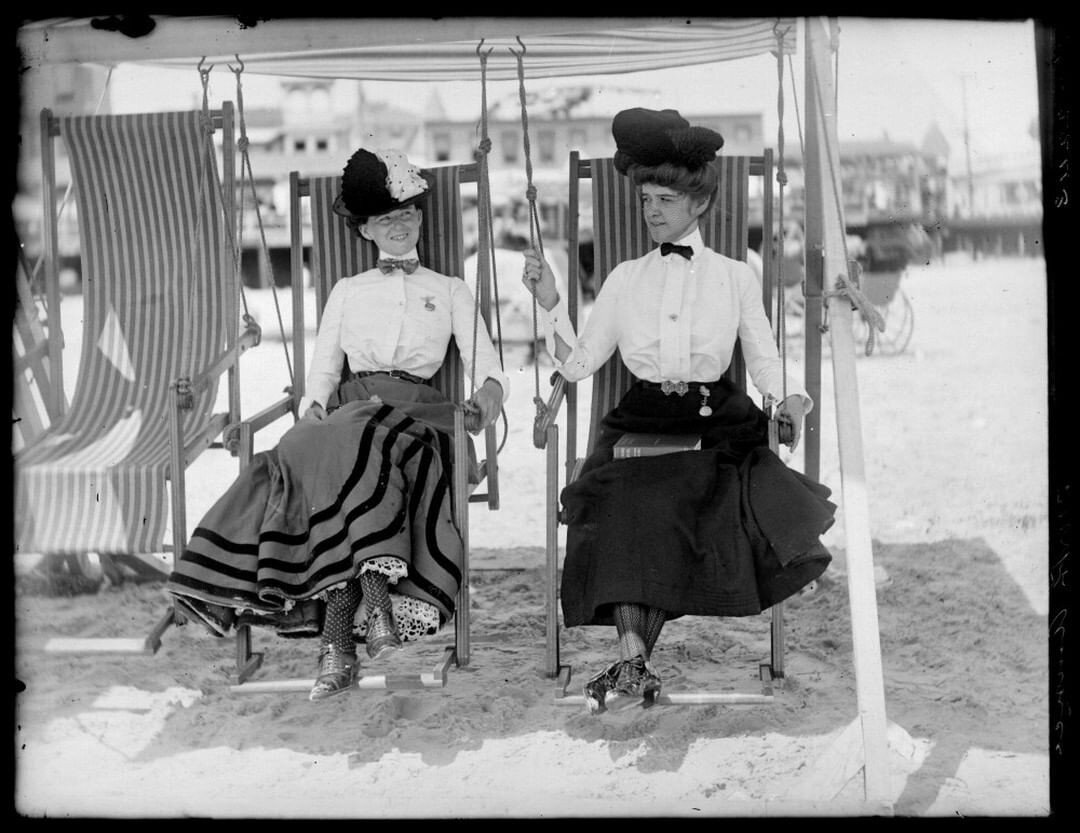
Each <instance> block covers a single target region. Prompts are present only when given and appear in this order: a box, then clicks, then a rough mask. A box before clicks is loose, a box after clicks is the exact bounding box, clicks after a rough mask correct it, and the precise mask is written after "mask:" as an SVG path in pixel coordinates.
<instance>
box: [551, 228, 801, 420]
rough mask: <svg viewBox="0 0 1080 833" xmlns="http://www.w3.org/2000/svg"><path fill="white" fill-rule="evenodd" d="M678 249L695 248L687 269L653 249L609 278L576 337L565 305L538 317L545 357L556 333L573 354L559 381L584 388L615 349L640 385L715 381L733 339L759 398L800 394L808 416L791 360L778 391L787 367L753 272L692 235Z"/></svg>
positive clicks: (561, 365) (724, 366)
mask: <svg viewBox="0 0 1080 833" xmlns="http://www.w3.org/2000/svg"><path fill="white" fill-rule="evenodd" d="M677 242H678V245H684V246H691V247H692V248H693V250H694V252H693V255H692V257H691V258H690V259H689V260H687V259H686V258H684V257H683V256H682V255H679V254H675V253H672V254H669V255H667V256H666V257H665V256H662V255H661V254H660V248H659V247H657V248H655V249H653V250H652V251H650V252H649V253H648V254H646V255H644V256H643V257H640V258H637V259H635V260H628V261H624V262H623V263H620V264H619V265H618V266H616V267H615V268H614V269H612V270H611V273H610V274H609V275H608V276H607V279H606V280H605V281H604V283H603V286H602V287H601V288H600V291H599V292H598V293H597V295H596V301H595V303H594V304H593V307H592V311H591V313H590V314H589V318H588V320H587V321H586V322H585V324H584V326H583V327H582V329H581V335H580V337H579V336H576V335H575V333H574V328H573V325H572V324H571V323H570V316H569V312H568V310H567V308H566V304H565V301H564V300H563V299H562V298H560V299H559V302H558V303H557V304H556V305H555V307H554V308H552V309H551V310H550V311H545V310H544V309H543V307H540V308H539V309H540V317H541V318H542V319H544V323H545V335H546V340H547V348H548V353H549V354H550V355H552V356H554V355H555V343H554V335H555V334H558V335H559V337H560V338H561V339H562V340H563V341H564V342H566V344H567V346H568V347H570V348H571V350H572V352H571V353H570V355H569V356H568V357H567V358H566V361H565V362H562V363H559V362H556V366H557V367H558V369H559V372H560V373H561V374H562V375H563V376H564V377H565V378H566V379H567V380H569V381H571V382H576V381H578V380H580V379H584V378H586V377H588V376H590V375H591V374H592V373H594V372H596V371H597V370H598V369H599V368H601V367H602V366H603V365H604V363H605V362H606V361H607V360H608V359H609V358H611V356H612V354H613V353H614V352H615V349H616V348H618V350H619V353H620V354H621V356H622V360H623V362H624V363H625V364H626V367H627V369H629V370H630V372H631V373H633V374H634V375H635V376H636V377H638V378H639V379H644V380H646V381H649V382H663V381H665V380H668V381H673V382H677V381H686V382H690V381H697V382H701V381H712V380H713V379H719V378H720V377H721V376H723V374H724V372H725V371H726V370H727V369H728V366H729V365H730V364H731V359H732V354H733V352H734V349H735V340H736V338H738V339H739V342H740V344H741V345H742V352H743V357H744V358H745V360H746V368H747V371H748V373H749V375H750V378H751V380H752V381H753V383H754V386H755V387H756V388H757V389H758V391H759V392H760V393H761V395H762V396H764V397H771V398H773V399H774V400H776V401H778V402H779V401H781V400H782V399H783V398H784V397H785V396H790V395H792V394H798V395H800V396H802V397H803V400H804V402H805V403H806V410H807V412H809V410H810V408H812V407H813V401H812V400H811V399H810V397H809V396H808V395H807V393H806V391H805V389H804V388H803V386H802V384H801V383H800V382H799V380H798V378H797V376H795V375H794V374H793V373H792V372H791V370H792V368H793V363H792V362H791V361H790V360H788V362H787V364H788V373H787V385H786V389H785V385H784V365H783V363H782V362H781V360H780V355H779V353H778V352H777V349H776V342H775V340H774V336H773V332H772V328H771V326H770V324H769V319H768V318H767V317H766V315H765V308H764V306H763V304H762V301H761V284H760V282H759V281H758V278H757V275H755V274H754V271H753V269H752V268H751V267H750V265H749V264H747V263H744V262H743V261H740V260H733V259H732V258H729V257H725V256H724V255H721V254H719V253H717V252H715V251H713V250H712V249H709V248H706V246H705V244H704V242H703V241H702V239H701V232H700V231H699V230H698V229H696V228H695V229H694V230H693V231H692V232H690V233H689V234H687V235H686V236H685V237H683V238H682V239H681V240H679V241H677Z"/></svg>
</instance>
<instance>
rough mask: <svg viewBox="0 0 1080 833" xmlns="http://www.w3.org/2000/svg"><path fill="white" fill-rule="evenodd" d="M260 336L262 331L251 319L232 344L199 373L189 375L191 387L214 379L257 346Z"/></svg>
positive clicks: (203, 385)
mask: <svg viewBox="0 0 1080 833" xmlns="http://www.w3.org/2000/svg"><path fill="white" fill-rule="evenodd" d="M261 338H262V331H261V330H260V329H259V326H258V325H257V324H255V323H254V322H253V321H249V322H248V325H247V327H246V328H245V329H244V332H242V333H241V334H240V337H239V338H238V339H237V342H236V344H235V345H234V346H232V347H227V348H226V349H224V350H222V351H221V352H220V353H218V355H217V356H216V357H215V358H214V360H213V361H212V362H211V363H210V364H209V365H207V367H206V368H205V369H203V371H202V372H201V373H198V374H196V375H194V376H192V377H191V389H192V390H193V391H197V390H201V389H202V388H203V387H205V386H207V385H209V384H210V383H211V382H213V380H214V379H216V378H217V377H219V376H220V375H221V374H222V373H224V372H225V371H226V370H228V369H229V368H230V367H233V366H234V365H235V364H236V363H237V362H238V361H239V359H240V355H241V354H242V353H243V352H245V351H246V350H248V349H250V348H252V347H255V346H257V345H258V344H259V341H260V340H261Z"/></svg>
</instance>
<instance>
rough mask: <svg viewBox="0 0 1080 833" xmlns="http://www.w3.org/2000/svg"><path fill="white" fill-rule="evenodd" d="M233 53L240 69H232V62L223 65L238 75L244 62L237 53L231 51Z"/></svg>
mask: <svg viewBox="0 0 1080 833" xmlns="http://www.w3.org/2000/svg"><path fill="white" fill-rule="evenodd" d="M233 55H236V62H237V63H238V64H240V69H233V65H232V64H225V66H227V67H228V68H229V69H230V70H232V72H233V74H235V75H239V74H240V73H241V72H243V71H244V62H243V61H242V60H241V59H240V56H239V55H237V54H236V53H235V52H234V53H233Z"/></svg>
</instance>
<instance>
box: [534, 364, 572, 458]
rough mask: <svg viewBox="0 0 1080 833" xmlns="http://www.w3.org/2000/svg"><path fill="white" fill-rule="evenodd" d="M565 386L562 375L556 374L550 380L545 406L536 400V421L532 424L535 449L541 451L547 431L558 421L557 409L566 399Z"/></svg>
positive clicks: (545, 443)
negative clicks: (549, 389)
mask: <svg viewBox="0 0 1080 833" xmlns="http://www.w3.org/2000/svg"><path fill="white" fill-rule="evenodd" d="M566 385H567V381H566V379H564V378H563V376H562V374H561V373H556V374H555V375H554V376H553V377H552V380H551V395H550V396H548V401H547V404H543V403H540V402H539V400H538V408H537V413H536V419H535V421H534V422H533V445H534V446H536V447H537V448H541V449H542V448H544V447H545V446H546V445H547V434H548V429H549V428H550V427H551V426H552V425H554V424H555V420H556V419H558V417H559V408H561V407H562V403H563V399H565V398H566Z"/></svg>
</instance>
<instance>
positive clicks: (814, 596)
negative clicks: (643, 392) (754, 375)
mask: <svg viewBox="0 0 1080 833" xmlns="http://www.w3.org/2000/svg"><path fill="white" fill-rule="evenodd" d="M901 287H902V289H903V290H904V292H905V293H906V294H907V296H908V298H909V299H910V302H911V304H912V308H913V310H914V313H915V325H914V334H913V338H912V340H911V342H910V344H909V345H908V347H907V348H906V349H905V350H904V351H903V352H902V353H900V354H897V355H886V354H875V355H872V356H869V357H866V356H859V357H858V359H857V362H856V366H857V372H858V390H859V409H860V424H861V429H862V438H863V445H864V453H865V461H864V462H865V471H866V484H865V487H866V492H867V496H868V502H869V516H870V521H871V527H872V539H873V558H874V563H875V566H876V567H877V568H878V577H879V582H878V584H877V588H876V589H877V598H876V604H877V612H878V617H879V626H880V634H879V640H880V646H881V656H882V664H883V672H884V688H885V699H886V712H887V719H888V726H889V733H888V746H889V749H888V756H889V771H890V793H891V794H890V795H889V796H888V800H889V803H890V805H891V810H892V812H893V813H895V815H897V816H922V817H952V816H1001V815H1006V816H1046V815H1047V814H1048V813H1049V811H1050V796H1049V772H1050V756H1049V754H1048V737H1047V726H1048V721H1049V713H1050V701H1049V686H1048V675H1049V669H1048V660H1047V650H1046V639H1047V614H1048V588H1047V568H1048V560H1047V559H1048V535H1049V533H1048V496H1047V495H1048V488H1047V481H1048V472H1047V465H1048V463H1047V449H1048V439H1047V411H1046V402H1047V355H1046V349H1047V345H1046V274H1045V265H1044V263H1043V261H1042V260H1041V259H1036V258H1003V259H987V260H979V261H971V260H969V259H967V258H965V257H963V256H951V257H950V258H949V259H948V260H947V261H946V262H944V263H942V262H934V263H933V264H929V265H913V266H912V267H910V268H909V270H908V272H907V273H906V274H905V276H904V278H903V281H902V283H901ZM247 296H248V302H249V305H250V308H251V309H252V311H253V314H254V315H255V317H256V318H257V319H258V320H259V321H260V323H261V324H262V326H263V330H264V337H263V342H262V344H260V345H259V346H258V347H256V348H254V349H253V350H251V351H249V352H248V353H247V354H245V355H244V357H243V360H242V368H243V370H242V384H243V408H244V412H245V414H248V415H250V414H252V413H254V412H256V411H257V410H259V409H260V408H262V407H264V406H265V405H266V404H269V403H270V402H271V401H273V400H274V399H276V398H277V397H278V396H280V394H281V391H282V389H283V388H284V387H285V386H286V385H287V384H288V383H289V379H288V373H287V370H286V367H287V364H286V361H285V358H284V352H283V349H282V348H283V344H282V341H281V337H280V335H278V334H277V333H276V330H277V313H276V311H275V306H274V299H273V296H272V293H271V292H270V290H255V291H253V290H248V291H247ZM80 301H81V299H80V297H79V296H78V295H69V296H66V297H65V298H64V301H63V305H62V308H63V314H64V321H65V335H66V338H67V345H68V348H67V350H66V352H65V363H66V364H65V380H66V383H67V385H68V386H69V393H70V389H72V387H73V385H74V382H75V378H76V366H77V363H78V356H77V353H78V348H79V345H80V343H81V342H80V337H79V335H78V331H79V329H80V327H79V323H80V313H81V303H80ZM279 301H280V302H281V303H282V304H284V305H285V306H283V319H284V321H285V322H286V325H288V323H289V321H290V320H291V315H290V312H289V306H288V303H289V298H288V290H287V289H286V290H279ZM308 303H309V304H310V303H312V301H311V293H310V292H308ZM309 320H311V321H313V320H314V319H313V316H312V315H310V314H309ZM800 323H801V322H800V321H797V320H792V321H790V322H789V326H788V330H789V348H788V355H789V356H790V358H791V360H792V362H798V361H801V360H802V358H803V353H804V350H803V346H802V344H801V341H800V338H801V337H800V336H799V335H798V333H799V325H800ZM311 335H312V333H309V334H308V337H309V340H310V337H311ZM528 355H529V353H528V351H527V350H526V349H525V348H524V347H521V346H517V345H508V346H507V347H506V351H505V360H506V369H507V372H508V373H509V375H510V376H511V379H512V387H513V389H512V396H511V400H510V402H509V404H508V407H507V421H508V432H507V435H506V441H505V445H504V448H503V451H502V453H501V454H500V456H499V462H500V484H501V485H500V488H501V494H502V503H501V507H500V509H499V510H497V511H490V510H488V509H487V508H486V507H485V506H481V505H473V506H472V508H471V519H470V532H469V535H470V542H471V549H472V552H471V565H472V573H471V577H470V588H471V605H470V618H471V635H472V655H471V660H470V662H469V664H468V666H466V667H463V668H451V670H450V671H449V674H448V681H447V685H446V686H445V687H444V688H438V689H431V690H424V691H392V692H388V691H357V692H355V693H353V694H350V695H348V696H344V697H340V698H336V699H333V700H330V701H327V702H324V703H311V702H309V701H308V699H307V696H306V694H305V693H290V694H235V693H232V692H230V689H229V684H230V681H231V674H232V672H233V670H234V667H235V665H234V662H235V661H234V651H233V643H232V640H220V639H215V638H213V637H211V636H210V635H209V634H207V633H205V632H204V631H202V630H201V629H199V628H196V627H194V626H186V627H182V628H171V629H170V630H168V631H167V632H166V633H165V635H164V637H163V640H162V647H161V649H160V650H159V651H158V652H157V653H156V654H154V655H152V656H133V657H124V656H89V655H74V656H73V655H59V654H54V653H49V652H46V651H45V650H44V645H45V643H46V641H47V640H48V639H49V638H50V637H55V636H68V637H98V636H101V637H116V636H141V635H145V634H146V633H147V632H149V631H150V629H151V628H152V627H153V625H154V623H155V622H156V621H157V620H158V619H159V618H160V617H161V616H162V614H163V613H164V612H165V610H166V606H167V601H166V599H165V597H164V596H163V591H162V585H163V582H162V581H160V580H158V581H153V580H151V581H145V580H144V581H136V580H134V578H133V577H128V579H127V580H125V581H123V582H115V581H108V580H106V581H103V582H102V583H101V584H100V585H99V586H98V587H96V588H94V589H93V590H91V591H90V592H72V588H71V587H68V588H67V590H66V592H65V590H64V588H62V587H60V586H59V585H58V584H57V582H56V581H55V579H54V578H50V577H49V576H48V575H47V573H46V567H45V565H44V563H43V562H42V561H41V560H40V559H36V558H35V556H34V555H33V554H25V553H19V554H17V557H16V577H17V580H16V593H15V598H14V603H15V624H16V642H15V648H16V653H15V675H16V679H17V681H18V682H19V683H21V684H23V685H24V686H25V688H23V689H22V690H20V691H18V693H17V695H16V702H15V706H16V737H15V741H16V753H15V763H16V777H15V793H14V798H15V808H16V810H17V812H18V813H19V814H20V815H23V816H27V817H32V818H43V817H50V818H64V817H88V816H90V817H108V818H173V817H212V818H260V819H273V818H322V817H334V818H386V819H396V818H479V817H500V818H559V817H570V816H574V817H583V816H584V817H600V816H619V817H650V816H677V817H705V816H716V817H722V816H731V817H734V816H756V817H768V816H772V817H779V816H788V815H821V816H841V815H862V814H863V813H864V812H865V809H866V808H865V807H864V806H863V805H861V804H860V801H861V798H862V789H863V788H862V779H861V776H860V772H859V769H858V761H857V760H855V761H854V763H852V761H851V760H850V758H849V759H848V768H847V769H845V768H844V766H842V764H843V763H844V760H845V759H844V758H843V757H842V756H841V757H838V755H839V751H838V750H842V749H845V748H848V749H850V748H852V747H851V743H850V741H851V738H852V737H853V734H852V727H853V725H854V726H855V727H856V728H857V724H853V721H856V720H857V717H858V702H857V694H856V692H857V687H856V679H855V673H854V665H853V654H852V633H851V621H850V611H849V596H848V585H847V561H846V552H847V550H848V542H847V541H846V536H845V518H844V509H843V500H842V498H843V486H844V483H843V472H842V470H841V466H840V460H839V452H838V449H837V430H836V420H835V415H836V402H835V400H834V380H833V376H832V372H833V371H832V364H831V360H830V355H829V349H828V347H827V346H826V349H825V356H824V366H823V370H822V391H821V396H820V399H819V401H818V402H817V404H816V407H817V408H819V409H820V411H819V413H820V414H821V436H820V440H821V465H820V477H819V479H820V480H821V481H822V482H823V483H825V484H826V485H828V486H829V487H830V488H832V489H833V492H834V496H835V497H836V498H837V502H838V503H840V505H841V508H840V512H839V513H838V515H837V521H836V524H835V526H834V527H833V528H832V529H831V530H830V531H829V533H828V534H827V535H826V537H825V539H824V542H825V544H826V546H828V547H829V549H830V551H831V552H832V553H833V555H834V561H833V564H832V565H831V567H830V569H829V570H828V571H827V572H826V574H825V576H824V577H823V579H822V580H821V581H820V582H819V583H818V585H817V586H816V588H814V590H813V592H809V593H806V594H803V595H800V596H798V597H796V598H794V599H792V600H790V601H789V602H787V603H785V622H786V636H785V642H784V650H785V668H786V676H785V678H784V680H783V684H782V685H781V686H779V687H778V688H777V689H776V696H775V699H774V702H772V703H770V704H767V705H754V706H725V705H715V704H714V705H706V706H661V707H655V708H652V709H647V710H646V709H640V708H638V709H633V710H630V711H628V712H622V713H619V714H610V715H603V716H590V715H588V714H587V713H586V712H585V710H584V707H583V706H578V707H572V706H567V705H563V704H560V703H558V702H557V701H556V698H555V696H554V681H553V680H552V679H550V678H549V677H548V676H547V674H546V673H545V658H546V652H545V627H546V611H545V604H546V593H547V588H546V578H545V572H544V563H545V562H544V558H545V556H544V530H545V523H546V520H545V513H544V489H545V458H544V453H543V452H541V451H540V450H538V449H536V448H535V447H534V446H533V444H532V428H533V417H534V415H535V405H534V402H533V397H534V395H535V393H536V391H535V389H534V384H535V382H534V380H535V377H536V370H535V368H534V367H533V365H532V364H531V363H530V362H529V361H528ZM550 374H551V367H550V364H549V363H545V362H544V361H543V360H542V361H541V366H540V372H539V378H540V395H541V396H542V397H544V398H546V396H547V393H548V390H549V387H548V383H547V379H548V377H549V376H550ZM581 394H582V397H581V398H582V401H583V402H584V403H587V402H588V385H587V384H583V385H581ZM582 410H583V411H587V406H583V408H582ZM586 418H587V414H582V417H581V420H580V426H581V428H582V430H584V427H585V425H586V424H587V423H586V422H585V420H586ZM288 427H289V423H288V421H282V422H280V423H278V424H277V425H275V426H274V427H272V428H271V429H268V430H267V431H265V432H263V433H262V434H260V436H259V437H258V438H257V445H256V449H257V450H261V449H263V448H268V447H271V446H272V445H273V444H274V443H275V442H276V440H277V438H278V437H279V436H280V434H281V433H282V432H283V431H284V430H286V429H287V428H288ZM563 428H564V433H565V425H564V426H563ZM501 436H502V435H501V429H500V438H501ZM802 453H803V452H802V449H799V450H798V451H797V452H796V453H795V454H794V455H791V454H788V453H787V452H785V455H784V456H785V459H787V460H788V462H789V464H790V465H792V466H793V467H795V468H801V467H802V465H803V457H802ZM236 471H237V463H236V460H235V459H234V458H231V457H230V456H229V454H228V453H227V452H225V451H220V450H210V451H207V452H205V453H204V454H203V455H202V456H201V457H200V458H199V459H198V460H197V461H196V462H195V463H194V465H192V466H191V467H190V468H189V469H188V473H187V483H188V507H187V515H188V524H189V525H194V524H195V523H196V522H197V520H198V519H199V518H200V517H201V515H202V513H203V512H205V510H206V509H207V508H208V507H209V506H210V505H211V504H212V503H213V502H214V500H215V499H216V498H217V497H218V496H219V495H220V494H221V493H222V492H223V491H224V489H225V488H226V487H227V486H228V484H229V482H230V481H231V478H232V477H234V476H235V474H236ZM168 534H169V533H168V532H167V535H166V540H168ZM768 618H769V617H768V615H767V614H763V615H762V616H759V617H747V618H741V619H709V618H694V617H687V618H685V619H682V620H678V621H675V622H672V623H669V624H668V625H667V626H666V627H665V629H664V631H663V634H662V636H661V638H660V642H659V644H658V647H657V650H656V654H655V656H654V661H655V663H656V665H657V666H658V668H659V670H660V673H661V675H662V676H663V678H664V681H665V691H680V690H687V691H693V690H703V689H709V690H714V691H743V690H756V689H757V688H759V687H760V684H759V683H758V680H757V674H758V665H759V663H761V662H763V661H765V660H766V659H767V657H768V652H769V633H768ZM452 637H453V633H452V629H451V630H447V631H446V632H444V634H441V635H440V636H437V637H435V638H434V639H433V640H432V642H431V644H428V643H423V644H420V645H415V646H410V647H408V648H407V649H406V650H405V651H402V652H399V654H398V655H397V656H395V657H394V658H393V659H392V660H387V661H381V662H385V663H386V672H387V673H392V672H393V671H394V670H396V669H398V668H401V669H415V668H417V667H421V668H427V667H430V666H433V665H435V664H436V663H437V662H438V660H439V658H440V656H441V654H442V651H443V649H444V647H445V646H446V645H448V644H450V643H451V641H452ZM256 641H257V646H256V649H257V650H261V651H264V652H265V654H266V658H265V661H264V665H263V668H262V669H261V670H260V671H259V672H258V673H257V674H256V677H255V678H256V679H277V678H283V677H301V678H304V677H307V678H310V677H311V676H313V674H314V670H315V656H316V647H315V643H314V642H312V641H310V640H284V639H276V638H274V637H273V636H271V635H270V634H269V633H268V632H261V631H257V632H256ZM561 647H562V659H563V661H564V662H566V663H569V664H570V665H572V667H573V669H574V678H573V682H572V685H573V686H575V693H576V686H578V685H579V684H580V682H582V681H583V680H584V678H585V677H587V676H588V675H589V674H590V673H592V670H595V669H597V668H598V667H599V666H600V665H601V664H602V663H604V662H606V661H607V660H608V657H609V655H611V654H612V651H613V647H614V640H613V632H612V631H610V630H608V629H601V628H577V629H563V630H562V631H561ZM381 668H382V665H380V669H381ZM373 670H374V669H373ZM18 687H19V686H18V685H17V688H18ZM856 751H857V749H856Z"/></svg>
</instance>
